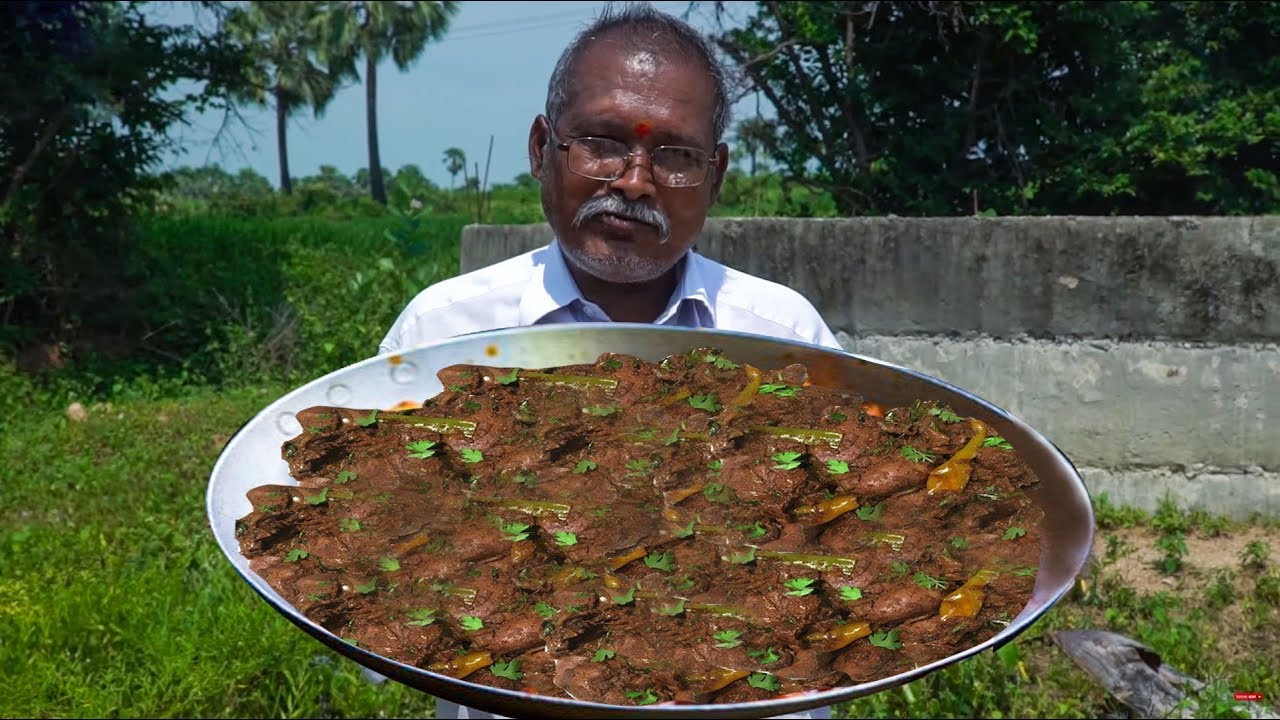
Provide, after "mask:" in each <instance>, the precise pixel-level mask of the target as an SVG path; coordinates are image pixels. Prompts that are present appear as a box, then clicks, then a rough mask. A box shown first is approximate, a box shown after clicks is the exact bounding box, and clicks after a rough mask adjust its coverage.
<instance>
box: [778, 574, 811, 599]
mask: <svg viewBox="0 0 1280 720" xmlns="http://www.w3.org/2000/svg"><path fill="white" fill-rule="evenodd" d="M816 582H818V581H817V580H814V579H813V578H792V579H791V580H788V581H786V582H785V583H783V585H786V586H787V587H788V588H790V589H789V590H787V594H788V595H797V596H800V595H808V594H810V593H812V592H813V590H814V587H813V584H814V583H816Z"/></svg>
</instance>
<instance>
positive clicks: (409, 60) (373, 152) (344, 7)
mask: <svg viewBox="0 0 1280 720" xmlns="http://www.w3.org/2000/svg"><path fill="white" fill-rule="evenodd" d="M319 5H320V6H321V10H320V12H321V13H322V17H321V18H320V24H321V25H323V26H324V33H325V35H324V37H325V43H324V47H323V52H324V54H325V57H326V58H327V60H328V62H329V63H330V65H331V67H334V68H337V69H338V70H339V71H340V72H341V73H342V74H344V75H353V76H354V75H355V74H356V70H355V62H356V60H357V59H358V58H360V57H363V58H364V66H365V69H364V87H365V116H366V119H367V126H368V142H369V169H370V178H369V181H370V182H369V191H370V194H371V195H372V196H373V199H374V200H376V201H377V202H379V203H382V204H383V205H385V204H387V191H386V187H385V185H384V182H383V173H382V162H381V155H380V153H379V152H378V63H379V62H381V61H382V59H383V58H384V57H386V56H388V55H390V56H391V59H392V61H394V62H395V64H396V67H397V68H398V69H399V70H400V71H401V72H403V71H405V70H408V69H409V68H410V67H411V66H412V65H413V63H414V62H415V61H417V59H418V57H419V56H420V55H421V54H422V51H423V50H424V49H426V46H427V43H428V42H430V41H433V40H439V39H440V38H442V37H444V34H445V31H447V30H448V29H449V22H450V20H451V19H452V17H453V16H454V15H455V14H457V12H458V3H456V2H452V0H429V1H428V0H413V1H410V2H395V1H394V0H341V1H335V2H324V3H319Z"/></svg>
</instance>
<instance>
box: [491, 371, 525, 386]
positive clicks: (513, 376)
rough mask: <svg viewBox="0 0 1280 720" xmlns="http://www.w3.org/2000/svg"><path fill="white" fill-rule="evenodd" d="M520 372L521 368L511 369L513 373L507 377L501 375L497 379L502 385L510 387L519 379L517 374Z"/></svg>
mask: <svg viewBox="0 0 1280 720" xmlns="http://www.w3.org/2000/svg"><path fill="white" fill-rule="evenodd" d="M519 371H520V368H511V372H509V373H507V374H506V375H499V376H498V377H497V378H496V379H497V381H498V382H500V383H502V384H503V385H510V384H511V383H513V382H515V381H516V380H517V379H519V378H517V377H516V373H518V372H519Z"/></svg>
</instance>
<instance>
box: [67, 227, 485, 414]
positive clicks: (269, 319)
mask: <svg viewBox="0 0 1280 720" xmlns="http://www.w3.org/2000/svg"><path fill="white" fill-rule="evenodd" d="M383 212H384V216H383V217H378V218H359V217H356V218H348V219H322V218H316V217H284V218H275V219H267V218H253V217H236V216H232V215H218V214H169V215H151V216H149V217H146V218H144V219H143V220H142V221H141V226H142V229H143V232H142V234H141V239H140V241H139V243H138V246H137V249H136V252H135V254H134V255H133V258H132V260H131V263H130V268H129V270H130V275H132V276H134V277H137V278H143V279H145V281H146V282H145V284H144V285H143V287H142V288H141V290H140V291H139V292H140V293H141V294H142V297H141V302H140V303H139V304H140V306H141V307H142V308H144V316H143V318H142V322H143V323H144V329H145V332H143V333H142V334H141V340H140V341H139V342H140V344H139V346H138V347H137V348H136V349H135V350H134V351H133V352H132V353H130V354H129V355H127V356H126V357H124V358H123V359H120V360H118V361H109V360H108V359H105V358H102V357H97V356H84V357H79V358H75V360H76V364H77V367H78V370H79V373H80V377H79V378H78V381H77V382H78V383H79V387H80V392H82V393H89V394H93V393H98V392H101V391H103V390H105V389H107V388H108V387H109V384H110V383H111V382H112V378H119V377H120V376H122V375H123V376H129V377H136V376H139V375H145V374H149V373H150V374H157V375H165V374H166V373H169V374H182V375H184V376H185V377H189V378H191V379H193V380H197V381H204V382H212V383H215V384H218V385H242V384H252V383H257V382H262V381H266V380H269V379H283V380H289V381H297V380H301V379H310V378H312V377H316V376H319V375H322V374H324V373H326V372H329V371H331V370H334V369H337V368H339V367H343V366H345V365H348V364H350V363H353V362H356V361H358V360H361V359H364V358H366V357H369V356H371V355H373V354H374V353H376V351H377V346H378V342H379V341H380V340H381V339H382V337H383V335H384V334H385V333H386V331H387V329H388V328H389V327H390V325H391V323H392V321H394V319H395V317H396V316H397V314H398V313H399V312H400V311H401V310H402V309H403V308H404V306H405V304H406V303H407V302H408V301H409V300H410V299H411V298H412V297H413V296H414V295H415V294H416V293H417V292H418V291H420V290H422V288H424V287H426V286H428V285H430V284H432V283H435V282H437V281H439V280H442V279H444V278H446V277H450V276H452V275H454V274H456V272H457V267H458V240H459V237H460V235H461V231H462V226H463V225H464V224H465V219H464V218H461V217H458V216H445V217H429V218H423V217H417V216H415V215H413V214H411V213H406V214H394V212H392V213H388V212H387V211H385V210H384V211H383ZM64 380H66V378H64Z"/></svg>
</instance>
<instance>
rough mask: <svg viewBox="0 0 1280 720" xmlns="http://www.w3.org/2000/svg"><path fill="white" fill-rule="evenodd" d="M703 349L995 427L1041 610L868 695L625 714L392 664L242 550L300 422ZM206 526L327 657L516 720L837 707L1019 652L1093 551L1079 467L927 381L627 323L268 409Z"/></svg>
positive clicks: (290, 399) (1013, 424)
mask: <svg viewBox="0 0 1280 720" xmlns="http://www.w3.org/2000/svg"><path fill="white" fill-rule="evenodd" d="M693 347H715V348H719V349H721V350H722V351H724V353H725V354H726V355H728V357H730V358H732V359H733V360H734V361H736V362H740V363H750V364H752V365H755V366H757V367H781V366H783V365H786V364H789V363H793V362H799V363H804V364H805V365H807V366H808V367H809V369H810V377H811V378H812V380H813V382H814V383H815V384H818V385H825V386H830V387H840V388H847V389H849V390H851V391H853V392H856V393H858V394H860V395H862V396H863V397H864V398H865V399H866V400H868V401H872V402H877V403H879V404H881V405H883V406H884V407H885V408H886V409H887V408H890V407H894V406H899V405H907V404H910V403H911V402H912V401H914V400H917V399H931V400H938V401H941V402H945V403H947V404H949V405H950V406H951V407H952V408H953V409H954V410H955V411H956V412H957V413H960V414H961V415H969V416H973V417H977V418H979V419H981V420H983V421H984V422H987V423H988V424H990V425H992V426H993V427H994V428H995V430H996V431H997V432H999V434H1000V435H1002V436H1004V437H1005V438H1007V439H1008V440H1009V441H1010V442H1012V443H1013V445H1014V446H1015V447H1016V448H1017V449H1018V452H1019V453H1021V455H1022V456H1023V458H1025V459H1026V461H1027V463H1028V464H1029V465H1030V466H1031V468H1032V469H1033V470H1034V471H1035V472H1036V474H1037V475H1038V476H1039V478H1040V485H1039V487H1038V488H1037V490H1036V491H1035V492H1034V493H1033V500H1034V501H1035V502H1037V503H1038V504H1039V505H1040V506H1041V507H1043V508H1044V510H1045V520H1044V532H1043V535H1042V547H1041V559H1040V569H1039V572H1038V573H1037V575H1036V584H1035V589H1034V591H1033V594H1032V597H1031V600H1030V601H1029V602H1028V603H1027V605H1026V607H1024V608H1023V610H1022V612H1021V613H1020V614H1019V615H1018V616H1017V617H1015V618H1014V619H1013V621H1012V622H1010V623H1009V625H1008V626H1007V627H1005V628H1004V629H1002V630H1001V631H1000V632H999V633H998V634H997V635H995V636H994V637H992V638H991V639H989V640H987V641H985V642H983V643H981V644H979V645H975V646H973V647H971V648H969V649H967V650H965V651H963V652H959V653H956V654H954V655H951V656H948V657H946V658H943V659H941V660H938V661H936V662H933V663H930V664H928V665H924V666H921V667H918V668H915V669H913V670H910V671H907V672H903V673H900V674H898V675H894V676H892V677H887V678H883V679H880V680H876V681H874V682H869V683H861V684H857V685H849V686H845V687H840V688H835V689H831V690H827V691H824V692H812V693H805V694H797V695H790V696H787V697H783V698H778V699H774V700H767V701H759V702H751V703H735V704H722V705H673V704H667V705H649V706H644V707H626V706H617V705H605V704H601V703H591V702H582V701H577V700H568V699H560V698H549V697H543V696H538V695H530V694H527V693H523V692H518V691H511V690H501V689H498V688H494V687H490V686H487V685H481V684H477V683H472V682H467V681H466V680H455V679H453V678H449V677H446V676H444V675H439V674H436V673H432V672H428V671H426V670H422V669H420V668H416V667H413V666H411V665H406V664H404V663H401V662H397V661H395V660H391V659H389V658H385V657H382V656H380V655H377V654H375V653H372V652H369V651H368V650H365V649H362V648H358V647H355V646H353V645H351V644H349V643H347V642H344V641H343V640H341V639H340V638H339V637H337V636H336V635H334V634H332V633H330V632H329V631H327V630H325V629H324V628H323V627H321V626H320V625H318V624H316V623H314V622H312V621H311V620H310V619H308V618H307V617H306V616H305V615H303V614H302V613H301V612H299V611H298V610H297V609H296V608H294V607H293V606H291V605H289V604H288V603H287V602H286V601H285V600H284V599H283V598H282V597H281V596H280V595H279V594H278V593H276V591H275V590H273V589H272V588H271V587H270V586H269V585H267V583H266V582H264V581H263V580H262V578H260V577H258V576H257V575H256V574H255V573H253V572H252V571H250V570H249V564H248V561H247V560H246V559H245V557H244V556H243V555H241V554H240V546H239V543H238V541H237V540H236V537H235V522H236V520H237V519H238V518H241V517H244V516H245V515H247V514H249V512H250V510H251V509H252V508H251V505H250V503H249V500H248V498H247V497H246V493H247V492H248V491H249V490H250V489H251V488H254V487H257V486H260V485H267V484H275V485H296V484H297V483H296V481H294V480H293V478H291V477H290V476H289V473H288V466H287V465H286V464H285V462H284V460H283V459H281V456H280V446H281V444H282V443H283V442H284V441H285V440H287V439H289V438H292V437H294V436H296V435H297V434H298V433H299V432H301V430H302V428H301V427H300V425H299V424H298V421H297V419H296V418H295V417H294V413H296V412H297V411H299V410H302V409H305V408H308V407H312V406H315V405H334V406H343V407H353V408H380V409H388V408H391V407H394V406H395V405H397V404H399V403H402V402H405V401H408V402H412V403H414V404H418V403H421V402H422V401H423V400H425V399H426V398H429V397H432V396H434V395H435V394H437V393H439V392H440V391H441V389H442V387H441V385H440V381H439V380H438V379H437V378H436V372H437V371H438V370H440V369H441V368H444V367H448V366H450V365H455V364H460V363H477V364H490V365H494V366H497V367H517V366H518V367H524V368H544V367H551V366H556V365H569V364H576V363H590V362H594V361H595V360H596V358H597V357H599V355H600V354H601V353H604V352H615V353H624V354H628V355H633V356H636V357H640V358H643V359H645V360H649V361H658V360H661V359H662V358H664V357H666V356H668V355H671V354H674V353H680V352H684V351H686V350H688V349H690V348H693ZM207 505H208V514H209V523H210V525H211V527H212V529H213V533H214V535H215V537H216V538H217V541H218V545H219V546H220V547H221V548H222V551H223V553H225V554H226V556H227V559H228V560H230V561H231V564H232V565H233V566H235V569H236V571H237V572H239V573H240V575H241V577H243V578H244V579H245V581H246V582H248V583H249V585H251V586H252V587H253V589H254V590H255V591H257V593H258V594H259V595H261V596H262V598H263V599H264V600H266V601H267V602H268V603H269V604H270V605H271V606H272V607H274V608H275V609H276V610H277V611H279V612H280V613H281V614H282V615H284V616H285V617H286V618H288V619H289V620H290V621H292V622H293V623H294V624H295V625H297V626H298V627H300V628H302V629H303V630H305V631H306V632H308V633H310V634H311V635H312V636H313V637H315V638H316V639H318V640H320V641H321V642H323V643H324V644H325V645H327V646H329V647H330V648H332V649H334V650H335V651H337V652H339V653H341V654H343V655H344V656H346V657H349V658H351V659H352V660H354V661H356V662H357V663H360V664H361V665H363V666H365V667H368V668H371V669H373V670H376V671H377V672H379V673H382V674H383V675H386V676H388V677H390V678H392V679H394V680H397V681H399V682H401V683H404V684H406V685H409V686H411V687H414V688H417V689H419V690H423V691H425V692H429V693H431V694H433V695H436V696H438V697H443V698H447V699H449V700H452V701H454V702H458V703H462V704H465V705H469V706H471V707H475V708H479V709H482V710H488V711H490V712H496V713H499V714H502V715H506V716H510V717H537V716H546V717H583V718H587V717H646V718H662V717H672V718H675V717H688V716H690V715H699V716H702V717H768V716H773V715H782V714H786V713H792V712H797V711H800V710H806V709H809V708H814V707H821V706H825V705H830V704H831V703H834V702H839V701H842V700H849V699H852V698H856V697H861V696H864V695H870V694H872V693H876V692H879V691H881V690H885V689H888V688H891V687H895V686H897V685H901V684H903V683H906V682H910V681H912V680H915V679H918V678H920V677H923V676H924V675H927V674H929V673H932V672H934V671H936V670H938V669H940V668H943V667H945V666H947V665H951V664H952V663H955V662H959V661H960V660H963V659H965V658H968V657H971V656H973V655H976V654H977V653H980V652H982V651H984V650H989V649H994V648H998V647H999V646H1001V645H1003V644H1005V643H1007V642H1008V641H1009V640H1011V639H1013V638H1014V637H1015V636H1017V635H1018V634H1019V633H1021V632H1022V631H1023V630H1026V629H1027V628H1028V627H1029V626H1030V625H1031V624H1032V623H1033V622H1035V621H1036V619H1038V618H1039V617H1040V616H1041V615H1043V614H1044V613H1045V612H1046V611H1047V610H1048V609H1049V608H1050V607H1052V606H1053V604H1054V603H1056V602H1057V601H1058V600H1059V599H1060V598H1062V596H1063V595H1064V594H1066V593H1067V591H1068V590H1070V589H1071V587H1072V584H1073V583H1074V581H1075V577H1076V575H1078V574H1079V572H1080V571H1081V569H1082V568H1083V566H1084V563H1085V561H1086V559H1087V557H1088V554H1089V550H1090V547H1091V545H1092V542H1093V529H1094V518H1093V508H1092V505H1091V504H1090V502H1089V495H1088V492H1087V491H1086V489H1085V486H1084V483H1083V481H1082V480H1081V478H1080V474H1079V473H1078V472H1077V471H1076V469H1075V467H1074V466H1073V465H1072V464H1071V461H1070V460H1068V459H1067V457H1066V455H1064V454H1063V453H1062V451H1060V450H1059V449H1058V448H1057V447H1056V446H1055V445H1054V444H1053V443H1052V442H1050V441H1049V440H1048V439H1047V438H1045V437H1044V436H1043V435H1041V434H1040V433H1039V432H1037V431H1036V430H1035V429H1034V428H1032V427H1030V426H1028V425H1027V424H1026V423H1024V422H1023V421H1021V420H1019V419H1018V418H1016V417H1014V416H1013V415H1010V414H1009V413H1008V412H1006V411H1004V410H1002V409H1000V408H998V407H996V406H995V405H992V404H991V403H989V402H987V401H986V400H983V399H982V398H979V397H977V396H975V395H973V394H972V393H969V392H966V391H964V390H962V389H960V388H957V387H955V386H953V385H950V384H948V383H946V382H943V381H941V380H938V379H936V378H932V377H929V376H927V375H924V374H921V373H918V372H915V371H912V370H909V369H906V368H903V367H899V366H896V365H891V364H888V363H885V362H882V361H879V360H875V359H872V358H867V357H862V356H858V355H852V354H849V353H843V352H838V351H834V350H828V349H825V348H820V347H815V346H811V345H806V344H802V343H796V342H789V341H784V340H778V339H774V338H768V337H762V336H757V335H749V334H745V333H736V332H728V331H722V330H693V329H687V328H669V327H661V326H654V325H644V324H631V323H587V324H572V325H543V326H536V327H526V328H512V329H507V330H494V331H488V332H482V333H475V334H471V335H463V336H460V337H456V338H451V339H448V340H444V341H440V342H436V343H432V344H428V345H424V346H421V347H418V348H414V349H412V350H409V351H406V352H403V353H400V354H398V355H384V356H381V357H374V358H370V359H368V360H364V361H362V362H359V363H356V364H354V365H350V366H348V367H345V368H342V369H341V370H336V371H334V372H332V373H330V374H328V375H325V376H324V377H322V378H319V379H317V380H314V381H312V382H310V383H307V384H306V385H303V386H302V387H300V388H298V389H296V390H294V391H292V392H290V393H288V394H287V395H285V396H284V397H282V398H280V399H279V400H276V401H275V402H273V403H271V404H270V405H268V406H267V407H266V408H264V409H263V410H262V411H260V412H259V413H258V414H257V415H256V416H254V417H253V418H252V419H251V420H250V421H249V422H247V423H246V424H245V425H244V426H243V427H241V428H240V430H239V431H238V432H237V433H236V435H235V436H234V437H233V438H232V439H231V441H230V442H228V443H227V446H226V447H225V448H224V449H223V451H222V454H221V456H219V458H218V461H217V463H216V464H215V465H214V467H213V472H212V474H211V475H210V478H209V490H208V495H207Z"/></svg>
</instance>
